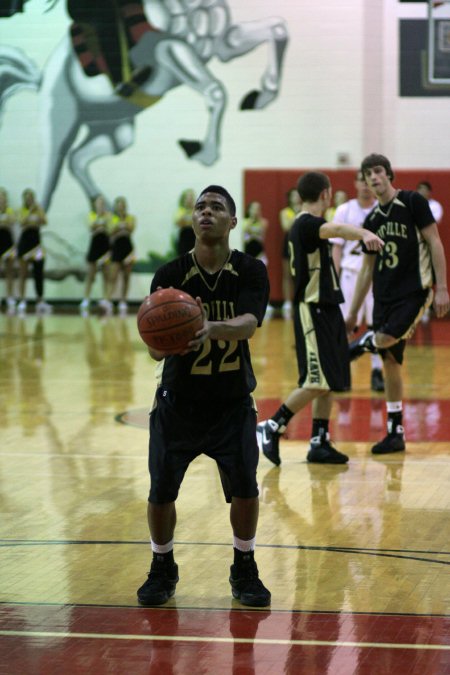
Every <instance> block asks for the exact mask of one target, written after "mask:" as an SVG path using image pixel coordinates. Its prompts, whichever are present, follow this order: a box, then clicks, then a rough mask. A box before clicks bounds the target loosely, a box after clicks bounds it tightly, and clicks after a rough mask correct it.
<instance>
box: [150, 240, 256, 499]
mask: <svg viewBox="0 0 450 675" xmlns="http://www.w3.org/2000/svg"><path fill="white" fill-rule="evenodd" d="M169 286H173V287H174V288H178V289H180V290H183V291H185V292H187V293H189V294H190V295H192V296H193V297H197V296H199V297H200V298H201V299H202V302H203V306H204V308H205V311H206V315H207V318H208V319H209V320H211V321H223V320H227V319H231V318H233V317H235V316H239V315H242V314H246V313H251V314H253V315H254V316H255V317H256V319H257V321H258V325H261V323H262V320H263V317H264V313H265V311H266V307H267V302H268V298H269V281H268V276H267V271H266V267H265V265H264V263H263V262H261V261H260V260H257V259H255V258H252V257H250V256H248V255H246V254H244V253H242V252H240V251H236V250H233V251H231V252H230V254H229V257H228V260H227V261H226V262H225V264H224V265H223V267H222V268H221V269H220V270H219V271H218V272H216V273H215V274H209V273H208V272H207V271H206V270H205V269H203V268H202V267H201V266H200V265H199V264H198V262H197V260H196V258H195V255H194V253H193V252H190V253H186V254H185V255H183V256H181V257H179V258H176V259H175V260H173V261H171V262H169V263H167V264H166V265H164V266H163V267H161V268H160V269H159V270H157V272H156V273H155V276H154V278H153V281H152V286H151V291H152V292H153V291H155V290H156V289H157V288H158V287H162V288H167V287H169ZM159 367H160V372H159V376H160V386H159V387H158V390H157V393H156V399H155V406H154V409H153V411H152V414H151V416H150V450H149V468H150V475H151V479H152V480H151V491H150V497H149V500H150V501H151V502H154V503H164V502H168V501H173V500H175V499H176V497H177V495H178V490H179V486H180V484H181V481H182V480H183V476H184V473H185V471H186V469H187V467H188V466H189V464H190V462H191V461H192V460H193V459H195V457H197V456H198V455H200V454H202V453H204V454H206V455H208V456H210V457H212V458H213V459H214V460H215V461H216V462H217V465H218V467H219V473H220V476H221V480H222V486H223V490H224V494H225V498H226V499H227V501H230V500H231V497H232V496H236V497H242V498H249V497H255V496H257V495H258V486H257V483H256V466H257V464H258V447H257V444H256V410H255V406H254V402H253V398H252V396H251V392H252V391H253V390H254V389H255V386H256V380H255V376H254V373H253V368H252V364H251V359H250V350H249V345H248V341H247V340H232V341H228V340H207V341H206V342H205V343H204V344H203V345H202V347H201V349H200V350H199V351H195V352H190V353H188V354H186V355H184V356H179V355H173V356H168V357H166V358H165V359H164V361H161V362H160V364H159Z"/></svg>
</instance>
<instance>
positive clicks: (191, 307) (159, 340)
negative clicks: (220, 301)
mask: <svg viewBox="0 0 450 675" xmlns="http://www.w3.org/2000/svg"><path fill="white" fill-rule="evenodd" d="M164 294H165V295H166V299H165V298H164ZM167 296H168V297H167ZM169 298H170V299H169ZM137 324H138V330H139V334H140V336H141V338H142V340H143V341H144V342H145V343H146V344H147V345H148V346H150V347H153V348H154V349H159V350H161V351H165V352H167V353H168V354H169V353H172V354H176V353H178V352H180V351H182V350H183V349H185V348H186V347H187V344H188V343H189V342H190V341H191V340H193V339H194V336H195V333H196V332H197V331H198V330H200V329H201V328H202V325H203V319H202V311H201V308H200V307H199V306H198V304H197V303H196V302H195V300H194V298H192V297H191V296H190V295H189V294H187V293H185V292H184V291H181V290H179V289H173V288H170V289H160V290H158V291H155V292H154V293H152V294H151V295H150V296H147V298H146V299H145V300H144V302H143V303H142V305H141V307H140V308H139V311H138V317H137Z"/></svg>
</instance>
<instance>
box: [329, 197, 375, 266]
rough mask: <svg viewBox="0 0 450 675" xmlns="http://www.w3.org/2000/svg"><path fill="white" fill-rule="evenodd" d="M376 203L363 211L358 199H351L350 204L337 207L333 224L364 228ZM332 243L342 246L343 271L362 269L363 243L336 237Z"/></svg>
mask: <svg viewBox="0 0 450 675" xmlns="http://www.w3.org/2000/svg"><path fill="white" fill-rule="evenodd" d="M376 203H377V202H376V200H375V201H374V202H373V204H372V206H369V207H368V208H367V209H363V208H362V206H361V205H360V204H359V202H358V200H357V199H349V201H348V202H345V204H341V205H340V206H338V207H337V209H336V213H335V214H334V217H333V223H336V224H337V225H355V226H356V227H362V224H363V223H364V220H365V219H366V216H367V215H368V214H369V213H370V212H371V211H372V209H373V208H374V206H375V205H376ZM330 242H331V243H332V244H337V245H338V246H342V256H341V269H347V270H353V271H355V272H358V271H359V270H360V269H361V266H362V261H363V252H362V248H361V241H359V240H358V241H349V240H348V239H342V238H341V237H335V238H333V239H330Z"/></svg>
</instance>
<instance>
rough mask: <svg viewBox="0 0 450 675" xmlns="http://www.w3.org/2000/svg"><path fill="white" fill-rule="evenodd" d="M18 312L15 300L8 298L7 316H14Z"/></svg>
mask: <svg viewBox="0 0 450 675" xmlns="http://www.w3.org/2000/svg"><path fill="white" fill-rule="evenodd" d="M15 311H16V301H15V299H14V298H6V312H7V314H14V312H15Z"/></svg>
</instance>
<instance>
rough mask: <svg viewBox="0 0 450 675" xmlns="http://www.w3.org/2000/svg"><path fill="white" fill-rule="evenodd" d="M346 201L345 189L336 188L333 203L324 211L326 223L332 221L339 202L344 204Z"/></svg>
mask: <svg viewBox="0 0 450 675" xmlns="http://www.w3.org/2000/svg"><path fill="white" fill-rule="evenodd" d="M346 201H348V195H347V193H346V192H345V190H336V192H335V194H334V197H333V205H332V206H329V207H328V208H327V210H326V211H325V215H324V218H325V220H326V221H327V223H332V222H333V218H334V214H335V213H336V209H337V208H338V207H339V206H341V204H345V202H346Z"/></svg>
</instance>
